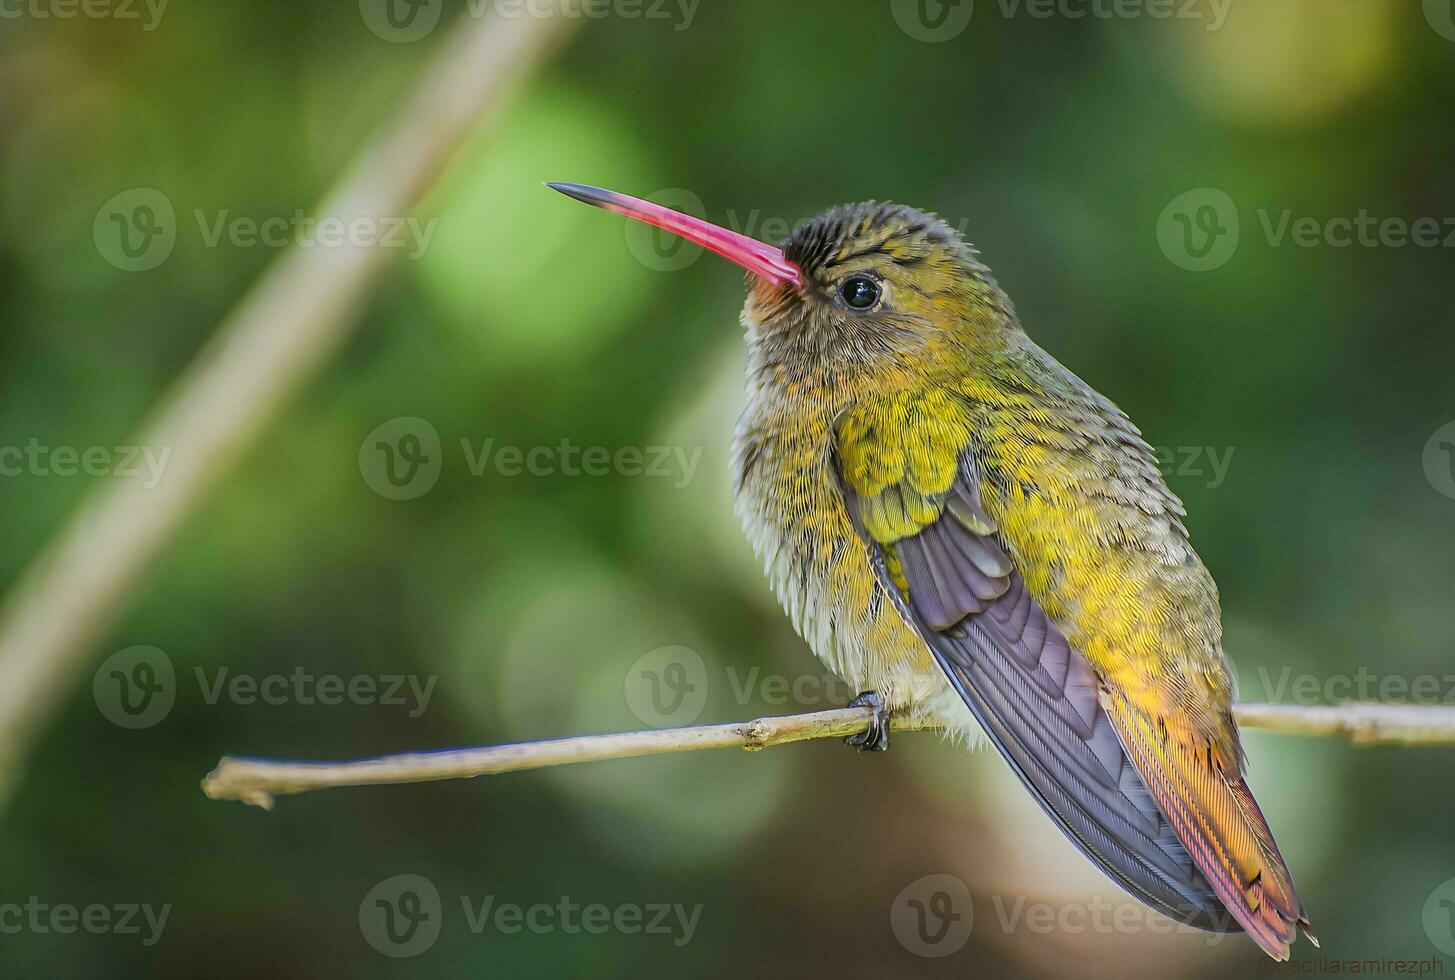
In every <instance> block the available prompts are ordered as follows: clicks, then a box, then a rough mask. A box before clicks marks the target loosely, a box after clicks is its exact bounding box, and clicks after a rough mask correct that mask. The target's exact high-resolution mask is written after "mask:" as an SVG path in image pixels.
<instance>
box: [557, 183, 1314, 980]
mask: <svg viewBox="0 0 1455 980" xmlns="http://www.w3.org/2000/svg"><path fill="white" fill-rule="evenodd" d="M550 186H551V187H554V188H555V189H556V190H559V191H561V192H562V193H564V194H567V195H569V196H571V197H573V198H576V199H577V200H580V201H585V202H586V203H588V204H594V205H597V206H599V207H602V208H605V209H607V210H608V211H612V212H615V213H617V214H622V215H626V216H627V217H630V218H634V219H637V220H640V221H645V222H647V223H649V224H651V225H654V226H656V227H659V228H662V229H665V230H667V231H670V232H673V233H675V234H677V235H680V236H682V237H684V238H686V239H689V240H690V241H693V242H696V243H697V244H699V245H701V246H703V247H704V248H707V249H709V250H711V251H713V252H716V253H717V254H719V255H721V256H724V257H725V258H728V259H730V260H732V261H733V262H736V263H737V264H739V265H741V266H742V267H743V268H745V269H747V270H748V272H749V276H748V299H747V304H746V306H745V308H744V310H743V314H742V323H743V326H744V328H745V329H746V331H747V341H748V407H747V410H746V411H745V412H744V413H743V416H742V419H741V420H740V421H739V423H738V428H737V434H736V437H735V439H734V453H733V457H734V464H733V465H734V480H735V485H736V500H737V510H738V513H739V516H740V517H741V519H742V522H743V526H744V528H745V530H746V532H747V535H748V537H749V538H750V539H751V541H752V543H753V547H754V548H755V550H756V551H757V553H758V555H759V557H760V558H761V559H762V560H763V562H764V565H765V567H766V570H767V573H768V575H769V577H770V579H771V580H772V584H773V587H774V589H775V590H776V591H777V594H778V598H779V600H780V601H781V602H782V604H783V607H784V608H785V609H786V610H787V612H788V615H789V617H790V618H791V619H792V620H793V624H794V627H795V628H796V629H797V630H798V632H799V633H800V634H801V635H802V636H803V637H804V638H805V639H806V640H807V641H808V643H809V645H810V646H811V647H812V648H813V651H814V653H815V654H817V655H818V657H819V658H820V659H821V660H823V662H824V663H825V664H827V665H828V666H829V667H830V668H831V669H832V670H833V671H834V672H835V673H836V674H838V675H839V676H840V677H841V678H843V679H844V680H845V681H846V682H848V683H849V684H852V685H854V689H855V690H859V691H864V692H865V693H864V694H863V695H861V696H860V697H859V698H857V699H856V700H855V703H857V704H868V705H871V706H872V707H873V708H874V712H875V718H874V722H873V723H872V725H871V726H870V728H869V729H868V730H867V731H866V732H865V733H864V734H862V735H859V736H855V737H854V738H852V739H851V740H850V741H851V742H853V743H855V744H857V745H858V746H859V747H860V748H861V749H883V748H885V747H886V746H887V744H888V732H889V717H890V715H891V714H898V715H903V716H906V717H909V718H911V719H914V720H917V721H924V722H933V723H938V724H940V725H943V726H944V727H945V728H947V729H948V730H950V731H951V732H954V733H957V734H959V735H961V736H963V737H964V738H965V739H966V740H967V741H970V742H975V741H978V740H979V739H980V738H981V737H982V735H983V737H985V738H988V739H989V741H990V742H991V743H992V744H994V745H995V747H996V748H997V749H999V750H1000V752H1001V754H1002V755H1003V756H1004V757H1005V759H1006V761H1007V762H1009V763H1010V766H1011V768H1012V769H1014V770H1015V772H1016V774H1017V775H1018V776H1019V777H1020V779H1021V781H1022V782H1023V783H1024V784H1025V785H1026V787H1027V788H1028V789H1029V790H1030V791H1031V793H1032V795H1033V796H1035V798H1036V800H1037V801H1038V802H1039V803H1040V804H1041V806H1042V807H1043V808H1044V809H1045V811H1046V813H1047V814H1048V815H1050V817H1051V819H1052V820H1053V821H1055V823H1056V825H1057V826H1058V827H1060V828H1061V830H1062V831H1063V832H1064V833H1065V834H1066V836H1067V837H1069V838H1070V839H1071V841H1072V843H1074V844H1075V845H1076V846H1077V847H1078V848H1080V849H1081V851H1082V853H1084V854H1085V855H1086V856H1087V857H1088V858H1090V859H1091V860H1092V861H1093V862H1094V863H1095V864H1096V865H1097V867H1099V868H1101V869H1102V871H1104V872H1105V873H1106V874H1107V875H1109V876H1110V877H1111V878H1112V879H1113V880H1114V881H1116V882H1117V883H1118V884H1120V885H1121V886H1122V887H1123V888H1125V889H1126V890H1127V891H1128V892H1130V893H1131V894H1132V895H1134V896H1136V897H1137V898H1138V899H1140V900H1142V901H1143V902H1145V903H1147V904H1148V905H1150V906H1151V907H1153V908H1155V909H1157V910H1159V911H1161V912H1163V913H1165V914H1166V915H1168V916H1170V917H1172V918H1174V919H1177V920H1179V921H1181V922H1185V923H1188V924H1191V925H1194V926H1197V927H1199V928H1202V929H1207V930H1212V931H1218V932H1233V931H1237V930H1238V929H1239V928H1242V929H1244V930H1246V931H1247V932H1248V933H1249V935H1251V936H1252V937H1253V939H1254V940H1255V941H1257V943H1258V945H1259V946H1261V947H1262V948H1263V949H1264V950H1265V951H1267V953H1268V954H1269V955H1270V956H1272V957H1273V958H1275V959H1278V960H1284V959H1287V958H1288V955H1289V946H1290V944H1291V943H1293V942H1294V940H1295V939H1296V938H1297V929H1296V927H1301V928H1302V929H1303V931H1304V933H1305V934H1306V935H1307V936H1308V938H1309V939H1310V940H1312V941H1313V942H1314V943H1315V944H1317V942H1318V940H1317V939H1316V938H1315V936H1314V934H1313V932H1312V931H1311V930H1310V929H1309V922H1308V918H1307V916H1306V915H1305V914H1304V911H1303V906H1302V905H1301V904H1300V902H1299V899H1298V895H1297V893H1296V892H1295V891H1294V885H1293V878H1292V876H1291V875H1290V874H1289V871H1288V868H1287V866H1286V865H1285V864H1284V861H1283V858H1282V856H1281V855H1280V854H1279V852H1278V846H1277V845H1276V844H1275V843H1274V841H1273V835H1272V834H1271V833H1270V831H1269V829H1268V824H1267V823H1266V822H1265V821H1264V819H1263V815H1262V813H1261V812H1259V809H1258V804H1257V803H1256V802H1254V800H1253V795H1252V793H1251V792H1249V790H1248V785H1247V782H1246V781H1245V780H1244V778H1243V767H1244V762H1243V751H1242V746H1241V745H1240V743H1239V738H1238V728H1237V725H1236V724H1235V723H1234V721H1233V715H1232V680H1231V677H1230V674H1229V671H1228V661H1227V659H1226V657H1225V656H1224V655H1223V649H1222V624H1221V621H1220V617H1221V613H1220V610H1219V607H1218V594H1217V587H1216V586H1215V585H1214V584H1213V580H1212V577H1211V576H1210V575H1209V574H1208V572H1207V569H1206V568H1205V567H1204V566H1203V564H1202V561H1201V559H1199V558H1198V556H1197V553H1196V552H1195V551H1193V549H1192V545H1191V543H1190V542H1189V539H1188V534H1187V529H1186V527H1185V526H1184V525H1183V520H1182V519H1183V517H1184V515H1185V514H1186V511H1185V510H1184V509H1183V506H1182V503H1181V501H1179V500H1178V499H1177V497H1176V496H1174V495H1173V493H1172V491H1171V490H1169V489H1168V488H1167V485H1166V483H1165V482H1164V481H1163V479H1162V476H1161V473H1160V471H1159V469H1158V466H1157V460H1156V458H1155V457H1154V455H1153V451H1152V449H1151V447H1150V446H1148V445H1147V443H1146V442H1145V441H1143V439H1142V437H1141V434H1140V432H1139V431H1138V429H1137V427H1136V426H1135V425H1133V424H1132V423H1131V421H1130V420H1129V419H1128V418H1127V416H1126V415H1125V413H1123V412H1122V411H1121V410H1120V409H1118V408H1117V407H1116V406H1115V405H1113V404H1112V403H1111V402H1110V401H1109V400H1108V399H1106V398H1104V397H1103V396H1102V395H1100V394H1098V393H1097V392H1096V391H1094V390H1092V389H1091V387H1090V386H1088V385H1087V384H1086V383H1085V382H1083V381H1082V380H1081V379H1080V378H1078V377H1076V376H1075V375H1074V374H1072V373H1071V372H1070V371H1068V370H1067V369H1066V368H1064V367H1062V366H1061V365H1060V364H1059V363H1057V361H1056V360H1055V359H1054V358H1052V357H1051V355H1049V354H1047V353H1046V352H1045V351H1043V350H1042V349H1041V348H1040V347H1038V346H1036V344H1035V343H1034V342H1033V341H1031V339H1030V338H1029V337H1027V336H1026V334H1025V331H1024V330H1022V328H1021V324H1020V321H1019V320H1018V318H1017V317H1016V313H1015V309H1014V307H1013V306H1012V305H1011V302H1010V300H1009V298H1007V297H1006V295H1005V293H1004V292H1002V291H1001V289H1000V287H999V286H998V285H997V284H996V282H995V280H994V279H993V278H992V277H991V274H990V270H989V269H987V268H986V267H985V265H984V264H982V262H981V261H980V257H979V253H978V252H976V250H975V249H974V248H973V247H972V246H970V245H968V244H967V243H966V242H965V241H964V240H963V239H962V238H961V237H960V235H959V234H958V233H957V232H956V231H955V230H954V229H952V228H950V227H949V226H948V225H947V224H946V223H945V222H943V221H941V220H940V219H939V218H937V217H935V216H934V215H932V214H928V213H926V212H923V211H916V210H914V209H912V208H907V207H902V206H899V205H895V204H881V203H876V202H869V203H866V204H853V205H846V206H843V207H838V208H835V209H833V210H831V211H828V212H827V213H825V214H822V215H820V216H819V217H817V218H814V219H813V220H812V221H809V222H808V223H807V224H805V225H802V226H801V227H799V228H798V229H797V230H796V231H795V232H794V233H793V234H792V235H791V236H790V237H789V239H788V240H787V242H785V243H784V245H783V246H782V247H781V248H777V247H774V246H772V245H768V244H765V243H763V242H759V241H756V240H754V239H751V238H748V237H746V236H743V235H739V234H737V233H735V232H732V231H728V230H726V229H723V228H718V227H716V226H713V225H711V224H708V223H707V222H704V221H701V220H699V219H697V218H694V217H691V216H688V215H684V214H681V213H679V212H676V211H672V210H670V209H667V208H663V207H661V206H659V205H655V204H651V203H649V202H646V201H640V200H637V199H635V198H631V197H627V196H625V195H623V194H617V193H614V192H611V191H604V190H601V189H599V188H594V187H587V186H583V185H579V184H551V185H550Z"/></svg>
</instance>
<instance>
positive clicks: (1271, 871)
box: [1104, 694, 1319, 961]
mask: <svg viewBox="0 0 1455 980" xmlns="http://www.w3.org/2000/svg"><path fill="white" fill-rule="evenodd" d="M1104 704H1105V706H1106V708H1107V711H1108V712H1109V713H1110V715H1111V717H1112V720H1113V722H1114V723H1115V727H1116V729H1117V732H1118V734H1119V735H1120V736H1121V739H1122V745H1123V747H1124V748H1125V749H1126V752H1127V755H1128V756H1129V757H1130V758H1131V759H1132V763H1133V765H1135V766H1136V767H1137V771H1138V772H1140V773H1141V775H1142V780H1143V782H1145V783H1146V785H1147V789H1148V790H1149V791H1150V792H1151V794H1152V797H1153V799H1155V800H1156V801H1157V805H1158V806H1159V807H1160V808H1161V809H1162V812H1163V813H1164V814H1165V815H1166V816H1167V819H1168V820H1169V821H1170V822H1171V824H1172V827H1173V829H1174V830H1175V831H1176V832H1177V836H1178V837H1179V838H1181V840H1182V843H1183V845H1184V846H1185V847H1186V848H1187V851H1188V853H1189V854H1191V855H1192V860H1193V862H1194V863H1195V864H1196V865H1197V867H1198V870H1200V871H1201V872H1202V873H1203V876H1204V877H1206V878H1207V880H1208V882H1209V884H1211V885H1212V888H1213V892H1214V893H1215V894H1216V895H1217V897H1218V898H1219V899H1220V900H1221V901H1222V903H1223V904H1224V905H1225V906H1227V909H1228V911H1229V912H1230V913H1231V914H1232V916H1233V918H1235V919H1236V920H1237V921H1238V924H1239V925H1241V926H1242V927H1243V928H1244V929H1245V930H1247V932H1248V934H1249V935H1250V936H1252V937H1253V939H1254V940H1256V941H1257V943H1258V945H1259V946H1261V947H1263V949H1264V950H1265V951H1266V952H1267V953H1268V955H1269V956H1271V957H1273V958H1274V959H1275V960H1280V961H1282V960H1286V959H1288V955H1289V947H1290V946H1291V945H1292V943H1293V941H1294V940H1295V939H1296V938H1297V937H1298V930H1299V929H1302V930H1303V933H1304V935H1306V936H1308V938H1309V940H1310V941H1311V942H1312V943H1313V944H1314V945H1315V946H1317V945H1318V943H1319V941H1318V937H1317V936H1315V935H1314V933H1313V930H1312V929H1310V928H1309V921H1308V916H1307V915H1305V914H1304V911H1303V906H1302V904H1301V903H1300V902H1299V899H1298V893H1297V892H1296V891H1295V890H1294V887H1293V876H1292V875H1291V874H1289V871H1288V866H1287V865H1286V864H1284V862H1283V855H1281V854H1280V853H1279V852H1278V845H1277V844H1275V843H1274V841H1273V834H1272V833H1271V832H1270V831H1269V829H1268V822H1267V821H1266V820H1264V819H1263V814H1262V812H1261V811H1260V810H1259V809H1258V804H1257V802H1256V801H1255V800H1254V799H1253V794H1252V793H1251V792H1249V790H1248V784H1247V781H1246V780H1244V778H1243V774H1242V772H1241V771H1240V770H1241V761H1240V760H1228V759H1220V758H1218V755H1217V753H1215V752H1213V751H1203V752H1198V751H1195V750H1194V749H1192V748H1191V747H1190V746H1189V745H1188V744H1186V743H1185V742H1184V741H1183V740H1182V739H1179V738H1176V737H1173V736H1169V735H1168V733H1167V732H1166V731H1165V729H1164V728H1163V727H1162V726H1161V725H1159V724H1158V723H1157V722H1155V721H1154V720H1153V719H1152V718H1150V717H1149V716H1148V715H1146V714H1145V713H1143V712H1142V711H1140V710H1138V709H1137V708H1136V707H1134V706H1133V705H1131V704H1130V703H1128V702H1127V701H1126V700H1124V699H1122V698H1120V697H1117V696H1115V695H1112V694H1107V695H1106V698H1105V701H1104Z"/></svg>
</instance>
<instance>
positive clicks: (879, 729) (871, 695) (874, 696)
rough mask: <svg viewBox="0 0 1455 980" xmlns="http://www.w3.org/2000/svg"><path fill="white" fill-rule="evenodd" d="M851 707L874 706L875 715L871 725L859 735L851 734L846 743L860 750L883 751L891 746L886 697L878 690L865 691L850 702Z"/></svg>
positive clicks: (870, 722) (870, 721) (845, 740)
mask: <svg viewBox="0 0 1455 980" xmlns="http://www.w3.org/2000/svg"><path fill="white" fill-rule="evenodd" d="M849 707H851V708H865V707H868V708H873V709H874V717H873V718H871V719H870V720H869V727H868V728H866V729H864V730H863V731H862V732H860V733H859V734H858V735H850V736H849V737H848V738H846V739H844V744H845V745H852V746H853V747H854V748H856V749H858V750H859V751H860V752H883V751H884V750H885V749H887V748H889V708H887V707H886V706H885V704H884V698H883V697H881V696H880V695H879V692H878V691H865V692H864V693H863V694H861V695H859V696H858V697H857V698H855V699H854V700H852V701H850V702H849Z"/></svg>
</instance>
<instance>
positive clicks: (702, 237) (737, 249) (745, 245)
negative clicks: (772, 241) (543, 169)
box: [546, 184, 803, 289]
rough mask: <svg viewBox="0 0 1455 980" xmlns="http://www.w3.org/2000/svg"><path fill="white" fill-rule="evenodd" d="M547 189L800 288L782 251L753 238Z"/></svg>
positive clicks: (645, 207) (577, 189)
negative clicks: (622, 216)
mask: <svg viewBox="0 0 1455 980" xmlns="http://www.w3.org/2000/svg"><path fill="white" fill-rule="evenodd" d="M546 186H547V187H551V188H554V189H555V190H558V191H560V192H561V193H562V194H565V195H566V196H567V197H574V198H575V199H576V200H578V201H584V202H585V203H587V204H594V205H596V206H597V207H598V208H605V209H606V210H607V211H610V212H612V213H613V214H623V215H626V216H627V217H628V218H635V219H637V220H638V221H645V222H646V223H647V224H649V225H653V226H655V227H657V228H661V229H662V230H663V231H670V232H671V233H672V234H674V235H681V236H682V237H683V238H685V239H687V240H688V241H689V242H695V243H696V244H698V245H701V246H702V247H703V248H705V249H707V250H708V251H709V252H715V253H717V254H718V255H721V256H722V257H723V258H725V259H728V260H730V261H733V262H736V263H737V264H738V265H740V266H742V267H743V268H744V269H747V270H748V271H749V272H751V273H752V274H753V275H755V276H757V277H758V278H760V279H764V280H766V281H767V282H770V283H772V284H773V285H775V286H783V285H786V284H791V285H793V286H794V287H795V288H797V289H802V288H803V273H802V272H800V271H799V268H798V266H796V265H794V264H793V263H792V262H790V261H788V258H787V256H785V255H784V254H783V250H782V249H781V248H774V247H773V246H772V245H767V244H764V243H763V242H760V241H758V240H757V239H756V238H749V237H748V236H747V235H739V234H738V233H737V232H735V231H728V230H727V229H726V228H719V227H718V226H717V225H714V224H711V223H710V222H707V221H703V220H702V219H701V218H694V217H692V215H690V214H683V213H682V212H681V211H673V210H672V209H671V208H664V207H662V206H661V205H660V204H652V203H651V202H650V201H642V200H638V199H637V198H635V197H628V196H627V195H625V194H618V193H616V192H615V191H604V190H602V189H601V188H600V187H590V186H588V185H586V184H547V185H546Z"/></svg>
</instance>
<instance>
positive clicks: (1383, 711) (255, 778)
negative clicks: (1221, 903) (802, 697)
mask: <svg viewBox="0 0 1455 980" xmlns="http://www.w3.org/2000/svg"><path fill="white" fill-rule="evenodd" d="M1234 712H1235V714H1236V715H1237V718H1238V722H1239V724H1241V725H1243V726H1245V727H1248V728H1266V729H1269V730H1270V731H1276V732H1284V733H1288V734H1300V735H1348V736H1349V737H1350V738H1352V739H1353V740H1354V741H1355V742H1358V743H1360V744H1365V745H1369V744H1376V743H1378V744H1397V745H1455V710H1451V709H1447V708H1440V707H1432V706H1425V705H1397V704H1365V703H1355V702H1348V703H1345V704H1340V705H1331V706H1317V707H1314V706H1302V705H1283V704H1240V705H1237V706H1236V708H1235V709H1234ZM871 714H872V713H871V711H870V709H869V708H836V709H833V710H830V711H814V712H810V713H807V714H801V715H784V716H779V717H772V718H758V719H756V720H754V721H748V722H740V723H737V724H729V725H704V726H698V727H695V728H668V729H663V730H661V731H651V732H627V733H623V734H619V735H583V736H579V737H576V738H561V739H552V740H549V741H544V742H521V743H518V744H513V745H491V746H486V747H484V748H477V749H448V750H445V751H441V752H411V753H407V754H403V755H385V756H380V757H378V758H375V759H360V760H358V761H355V762H270V761H268V760H265V759H240V758H233V757H231V756H224V757H223V758H222V759H221V760H220V761H219V762H218V764H217V768H216V769H214V770H212V772H211V773H209V774H208V775H207V778H206V779H204V780H203V781H202V791H203V792H204V793H206V794H207V795H208V796H210V797H211V798H212V799H214V800H240V801H242V802H243V803H249V804H252V805H254V806H261V807H263V808H264V809H271V808H272V805H273V797H274V796H281V795H288V794H292V793H306V792H308V791H310V790H315V789H331V788H334V787H339V786H381V785H389V784H394V783H421V782H429V781H432V780H438V779H470V778H472V777H475V776H493V775H496V774H498V773H502V772H519V771H521V770H525V769H543V768H545V767H547V766H564V765H569V764H571V763H576V762H600V761H602V760H604V759H630V758H634V757H636V756H643V755H659V754H664V753H668V752H694V751H696V750H698V749H726V748H740V749H744V750H746V751H748V752H756V751H757V750H759V749H766V748H768V747H769V746H773V745H786V744H788V743H789V742H802V741H805V740H807V739H815V738H844V737H846V736H849V735H854V734H857V733H858V732H861V731H863V730H864V728H865V727H866V726H867V725H868V723H869V719H870V717H871ZM892 727H893V729H894V730H895V731H905V730H913V729H914V728H916V727H919V726H913V725H909V724H906V723H905V722H904V721H903V720H901V719H896V720H895V721H894V723H893V725H892Z"/></svg>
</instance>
